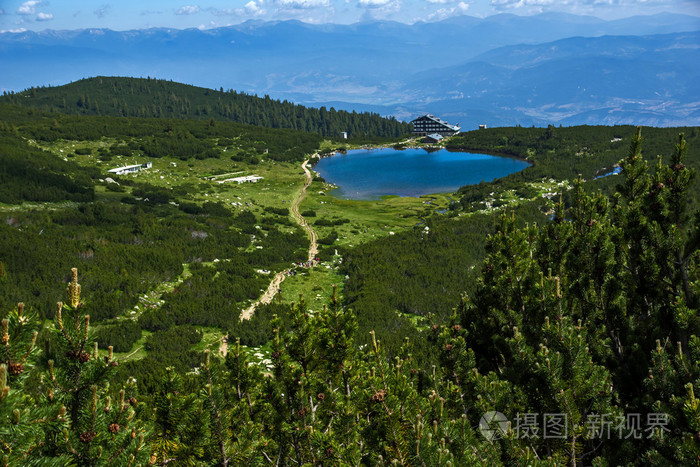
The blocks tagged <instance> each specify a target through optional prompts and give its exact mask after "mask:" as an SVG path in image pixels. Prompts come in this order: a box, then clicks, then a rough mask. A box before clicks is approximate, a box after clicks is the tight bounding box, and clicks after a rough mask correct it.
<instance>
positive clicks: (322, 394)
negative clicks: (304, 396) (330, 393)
mask: <svg viewBox="0 0 700 467" xmlns="http://www.w3.org/2000/svg"><path fill="white" fill-rule="evenodd" d="M316 397H317V398H318V400H320V401H322V400H323V399H325V398H326V395H325V394H324V393H322V392H319V393H318V395H317V396H316Z"/></svg>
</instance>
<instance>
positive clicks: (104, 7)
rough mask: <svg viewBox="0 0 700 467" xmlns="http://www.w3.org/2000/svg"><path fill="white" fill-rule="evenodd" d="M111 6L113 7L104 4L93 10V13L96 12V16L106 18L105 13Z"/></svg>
mask: <svg viewBox="0 0 700 467" xmlns="http://www.w3.org/2000/svg"><path fill="white" fill-rule="evenodd" d="M110 8H112V7H111V6H109V5H108V4H104V5H102V6H101V7H99V8H98V9H97V10H95V11H93V13H94V14H95V16H97V17H98V18H104V17H105V15H106V14H107V11H108V10H109V9H110Z"/></svg>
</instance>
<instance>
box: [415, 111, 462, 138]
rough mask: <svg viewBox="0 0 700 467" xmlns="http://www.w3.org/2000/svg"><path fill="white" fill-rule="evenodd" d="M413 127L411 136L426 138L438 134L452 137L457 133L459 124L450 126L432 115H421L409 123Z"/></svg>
mask: <svg viewBox="0 0 700 467" xmlns="http://www.w3.org/2000/svg"><path fill="white" fill-rule="evenodd" d="M411 124H412V125H413V134H414V135H416V136H427V135H433V134H438V135H441V136H452V135H456V134H457V133H459V130H460V128H459V124H457V125H450V124H449V123H447V122H446V121H444V120H441V119H439V118H437V117H436V116H434V115H430V114H428V115H423V116H422V117H418V118H417V119H415V120H413V121H412V122H411Z"/></svg>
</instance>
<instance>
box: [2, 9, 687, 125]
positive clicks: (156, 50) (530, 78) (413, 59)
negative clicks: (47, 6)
mask: <svg viewBox="0 0 700 467" xmlns="http://www.w3.org/2000/svg"><path fill="white" fill-rule="evenodd" d="M699 30H700V18H697V17H693V16H686V15H676V14H668V13H666V14H659V15H652V16H638V17H632V18H625V19H621V20H615V21H604V20H601V19H599V18H594V17H590V16H577V15H570V14H562V13H548V14H541V15H535V16H516V15H512V14H501V15H495V16H491V17H487V18H475V17H470V16H462V17H455V18H450V19H448V20H445V21H441V22H436V23H429V22H418V23H415V24H413V25H407V24H402V23H396V22H389V21H378V22H376V21H375V22H366V23H357V24H352V25H337V24H323V25H312V24H306V23H302V22H299V21H277V22H261V21H248V22H245V23H242V24H239V25H235V26H229V27H225V28H216V29H209V30H199V29H184V30H179V29H172V28H153V29H145V30H133V31H112V30H108V29H84V30H74V31H54V30H44V31H41V32H22V33H1V34H0V63H3V65H4V66H3V67H1V69H0V90H5V91H10V90H13V91H19V90H21V89H24V88H27V87H30V86H38V85H59V84H64V83H66V82H69V81H74V80H78V79H80V78H83V77H88V76H95V75H120V76H136V77H139V76H141V77H146V76H156V77H159V78H166V79H172V80H174V81H179V82H183V83H188V84H195V85H199V86H206V87H211V88H216V89H218V88H219V87H224V88H226V89H229V88H232V89H236V90H239V91H245V92H252V93H257V94H260V95H262V94H269V95H270V96H272V97H274V98H281V99H288V100H293V101H296V102H298V103H302V104H305V105H315V106H320V105H328V104H331V103H332V104H333V105H334V106H335V107H336V108H347V109H358V110H372V111H379V112H380V113H382V114H392V115H395V116H397V117H399V118H404V119H410V118H412V117H413V116H415V115H417V114H418V113H421V112H431V113H435V114H440V115H442V116H444V117H449V118H452V119H458V121H460V122H461V123H462V124H463V125H476V124H478V123H487V124H489V125H502V124H516V123H519V124H537V125H539V124H547V123H564V124H575V123H584V122H590V121H591V120H594V119H595V118H597V117H600V118H605V119H606V121H609V122H612V123H644V124H655V125H670V124H679V123H682V124H691V125H692V124H698V123H700V120H698V117H697V115H698V107H697V106H698V105H699V104H698V102H700V96H699V95H698V93H699V92H700V91H699V90H698V87H697V86H694V85H693V83H696V82H697V78H698V74H699V73H700V70H699V68H700V65H697V64H698V63H700V60H698V58H699V57H698V50H699V49H700V37H699V35H698V33H697V32H693V31H699ZM652 109H653V110H652ZM577 115H580V118H579V117H577Z"/></svg>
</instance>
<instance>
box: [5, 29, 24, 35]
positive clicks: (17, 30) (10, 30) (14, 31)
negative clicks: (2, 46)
mask: <svg viewBox="0 0 700 467" xmlns="http://www.w3.org/2000/svg"><path fill="white" fill-rule="evenodd" d="M6 32H12V33H15V34H17V33H20V32H27V29H26V28H19V29H0V34H4V33H6Z"/></svg>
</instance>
